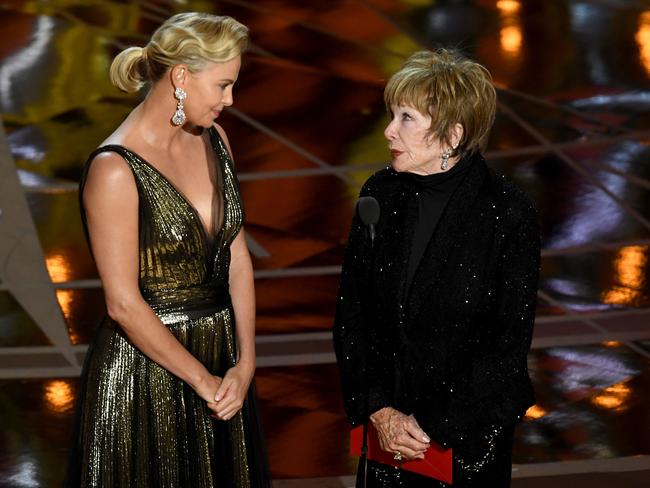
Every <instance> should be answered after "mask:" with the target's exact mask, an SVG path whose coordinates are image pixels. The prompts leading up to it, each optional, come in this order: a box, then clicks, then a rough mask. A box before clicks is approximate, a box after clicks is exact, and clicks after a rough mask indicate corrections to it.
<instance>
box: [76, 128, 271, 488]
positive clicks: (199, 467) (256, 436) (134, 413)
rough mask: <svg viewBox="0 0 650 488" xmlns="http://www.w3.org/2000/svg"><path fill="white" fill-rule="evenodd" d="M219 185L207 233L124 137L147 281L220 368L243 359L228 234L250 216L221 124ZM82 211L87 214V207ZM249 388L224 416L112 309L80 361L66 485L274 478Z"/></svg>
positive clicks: (202, 486) (198, 485)
mask: <svg viewBox="0 0 650 488" xmlns="http://www.w3.org/2000/svg"><path fill="white" fill-rule="evenodd" d="M209 135H210V142H211V145H212V147H213V149H214V151H215V160H216V162H217V164H216V166H217V168H212V169H214V170H215V174H217V178H216V182H217V184H216V187H217V191H220V194H221V196H222V198H221V200H222V208H223V218H222V219H220V220H221V221H222V225H221V227H220V230H219V232H218V233H217V234H216V235H215V236H214V238H213V239H210V238H209V236H208V235H207V232H206V230H205V228H204V226H203V224H202V222H201V219H200V218H199V215H198V213H197V211H196V210H195V209H194V208H193V207H192V205H191V204H190V203H189V201H188V200H187V199H186V198H185V197H184V196H183V195H182V194H181V193H180V192H179V191H178V190H177V189H176V188H175V187H174V186H173V185H172V184H171V182H170V181H169V180H167V179H166V178H165V177H164V176H163V175H162V174H161V173H160V172H159V171H158V170H156V169H155V168H154V167H153V166H152V165H151V164H150V163H148V162H147V161H145V160H144V159H143V158H141V157H139V156H138V155H137V154H135V153H133V152H131V151H129V150H127V149H126V148H124V147H122V146H115V145H112V146H104V147H101V148H99V149H97V150H96V151H95V152H94V153H93V154H91V156H90V158H89V159H88V163H86V167H85V169H84V173H83V175H82V179H81V185H80V198H81V195H82V193H83V188H84V184H85V179H86V175H87V171H88V167H89V165H90V162H91V161H92V160H93V158H94V157H95V156H96V155H97V154H98V153H100V152H103V151H113V152H116V153H118V154H120V155H121V156H122V157H123V158H124V159H125V161H126V162H127V163H128V165H129V167H130V168H131V170H132V172H133V175H134V178H135V182H136V186H137V189H138V196H139V243H140V244H139V246H140V266H139V268H140V280H139V284H140V290H141V292H142V295H143V297H144V299H145V300H146V301H147V303H148V304H149V305H150V306H151V308H152V309H153V310H154V312H155V313H156V314H157V315H158V317H160V319H161V321H162V322H163V324H165V325H166V326H167V327H168V328H169V330H170V331H171V332H172V333H173V334H174V335H175V336H176V338H177V339H178V340H179V341H180V342H181V343H182V344H183V345H184V346H185V347H186V348H187V349H188V350H189V351H190V352H191V353H192V354H193V355H194V356H195V357H196V358H197V359H199V361H201V362H202V363H203V364H204V365H205V366H206V367H207V369H208V370H209V371H210V372H211V373H212V374H215V375H218V376H223V374H224V373H225V372H226V371H227V369H228V368H230V367H232V366H233V365H234V364H235V362H236V356H237V353H236V334H235V320H234V314H233V310H232V306H231V302H230V296H229V292H228V274H229V264H230V244H231V243H232V241H233V240H234V239H235V236H236V235H237V233H238V232H239V229H240V228H241V225H242V222H243V209H242V202H241V197H240V194H239V186H238V182H237V180H236V177H235V175H234V172H233V167H232V162H231V160H230V157H229V154H228V152H227V150H226V148H225V145H224V143H223V141H222V140H221V138H220V136H219V135H218V132H217V131H216V130H215V129H214V128H212V129H210V130H209ZM82 220H83V222H84V225H86V219H85V215H84V214H83V206H82ZM254 401H255V395H254V392H253V388H251V392H249V395H248V398H247V400H246V402H245V404H244V407H243V409H242V410H241V411H240V412H239V413H237V414H236V415H235V416H234V417H233V418H232V419H231V420H229V421H226V422H223V421H219V420H215V419H213V418H212V417H210V411H209V409H208V408H207V406H206V404H205V402H204V401H203V400H202V399H201V398H200V397H199V396H198V395H196V393H195V392H194V391H193V390H192V388H190V387H189V386H188V385H187V384H185V383H184V382H183V381H181V380H180V379H178V378H177V377H175V376H174V375H172V374H171V373H169V372H168V371H167V370H165V369H163V368H162V367H161V366H159V365H158V364H157V363H155V362H154V361H152V360H150V359H149V358H148V357H146V356H145V355H144V354H142V353H141V352H140V351H139V350H138V349H137V348H136V347H135V346H133V345H132V344H131V343H130V342H129V340H128V338H127V337H126V335H125V334H124V332H123V331H122V329H121V327H120V326H119V325H118V324H117V323H115V322H114V321H113V320H111V319H110V318H109V317H106V318H105V319H104V320H103V322H102V323H101V325H100V328H99V330H98V332H97V335H96V337H95V339H94V341H93V343H92V344H91V346H90V348H89V350H88V354H87V356H86V361H85V365H84V372H83V374H82V378H81V387H80V391H79V397H78V403H77V418H76V425H75V429H74V430H75V431H74V434H73V436H74V437H73V444H72V449H71V454H70V461H69V464H68V471H67V476H66V481H65V486H69V487H73V486H74V487H78V486H83V487H169V488H178V487H191V488H208V487H219V488H221V487H224V488H228V487H238V488H239V487H242V488H247V487H251V488H254V487H261V486H263V487H269V486H270V482H269V477H268V470H267V466H266V456H265V452H264V449H263V443H262V436H261V429H260V427H259V422H258V419H257V409H256V407H255V405H254Z"/></svg>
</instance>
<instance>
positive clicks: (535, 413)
mask: <svg viewBox="0 0 650 488" xmlns="http://www.w3.org/2000/svg"><path fill="white" fill-rule="evenodd" d="M547 413H548V412H547V411H546V410H545V409H544V408H543V407H540V406H539V405H537V404H535V405H533V406H532V407H530V408H529V409H528V410H526V415H524V418H525V419H526V420H537V419H540V418H542V417H543V416H544V415H546V414H547Z"/></svg>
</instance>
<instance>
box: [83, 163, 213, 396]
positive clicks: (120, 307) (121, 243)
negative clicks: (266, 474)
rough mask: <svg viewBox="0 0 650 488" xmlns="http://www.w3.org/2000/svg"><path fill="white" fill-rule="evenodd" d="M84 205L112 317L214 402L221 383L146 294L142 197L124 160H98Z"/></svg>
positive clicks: (151, 355) (158, 359)
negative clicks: (142, 275)
mask: <svg viewBox="0 0 650 488" xmlns="http://www.w3.org/2000/svg"><path fill="white" fill-rule="evenodd" d="M83 205H84V209H85V211H86V217H87V221H88V232H89V236H90V244H91V248H92V251H93V255H94V257H95V262H96V264H97V269H98V271H99V276H100V278H101V281H102V285H103V288H104V295H105V298H106V305H107V309H108V315H109V316H110V317H111V318H112V319H113V320H115V321H116V322H117V323H118V324H120V326H121V327H122V329H123V330H124V332H125V333H126V335H127V336H128V338H129V340H130V341H131V342H132V343H133V344H134V345H135V346H136V347H137V348H138V349H139V350H140V351H142V352H143V353H144V354H145V355H146V356H148V357H149V358H151V359H152V360H153V361H155V362H156V363H158V364H160V365H161V366H162V367H163V368H165V369H166V370H167V371H169V372H170V373H172V374H174V375H175V376H177V377H178V378H180V379H181V380H183V381H185V382H186V383H188V384H189V385H190V386H191V387H192V388H193V389H194V390H195V391H196V392H197V393H198V394H199V395H200V396H201V397H202V398H204V399H205V400H206V401H211V400H212V399H213V398H214V394H215V393H216V390H217V388H218V386H219V379H218V378H216V377H215V376H213V375H211V374H210V373H209V372H208V370H207V369H206V368H205V367H204V366H203V364H201V363H200V362H199V361H198V360H197V359H196V358H195V357H194V356H193V355H192V354H190V352H189V351H188V350H187V349H185V347H184V346H183V345H182V344H181V343H180V342H178V340H177V339H176V338H175V337H174V335H173V334H172V333H171V332H170V331H169V329H168V328H167V327H165V326H164V325H163V324H162V322H161V321H160V319H159V318H158V317H157V316H156V314H155V313H154V312H153V310H152V309H151V308H150V307H149V305H148V304H147V303H146V302H145V300H144V299H143V297H142V295H141V293H140V289H139V286H138V278H139V249H138V192H137V188H136V185H135V181H134V178H133V174H132V173H131V170H130V169H129V167H128V166H127V164H126V162H125V161H124V160H123V159H122V157H121V156H119V155H117V154H115V153H102V154H100V155H98V156H97V157H96V158H95V160H94V161H93V162H92V164H91V167H90V169H89V171H88V177H87V180H86V184H85V187H84V192H83Z"/></svg>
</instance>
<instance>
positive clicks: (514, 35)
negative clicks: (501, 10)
mask: <svg viewBox="0 0 650 488" xmlns="http://www.w3.org/2000/svg"><path fill="white" fill-rule="evenodd" d="M500 39H501V49H503V51H504V52H505V53H507V54H515V55H516V54H517V53H519V51H520V50H521V44H522V36H521V27H519V26H518V25H509V26H507V27H504V28H502V29H501V32H500Z"/></svg>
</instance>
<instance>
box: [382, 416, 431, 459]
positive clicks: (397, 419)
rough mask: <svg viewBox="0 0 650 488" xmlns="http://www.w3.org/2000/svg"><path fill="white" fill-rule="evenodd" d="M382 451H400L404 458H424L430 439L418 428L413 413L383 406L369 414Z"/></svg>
mask: <svg viewBox="0 0 650 488" xmlns="http://www.w3.org/2000/svg"><path fill="white" fill-rule="evenodd" d="M370 420H371V422H372V424H373V425H374V426H375V428H376V429H377V434H378V435H379V445H380V446H381V448H382V449H383V450H384V451H388V452H392V453H400V454H401V455H402V457H403V458H404V459H407V460H412V459H424V453H425V451H426V450H427V449H428V448H429V443H430V442H431V439H429V437H428V436H427V434H426V433H425V432H424V431H423V430H422V429H421V428H420V426H419V425H418V422H417V420H415V417H413V415H406V414H404V413H402V412H400V411H398V410H395V409H394V408H391V407H385V408H382V409H381V410H378V411H377V412H375V413H373V414H372V415H371V416H370Z"/></svg>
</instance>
